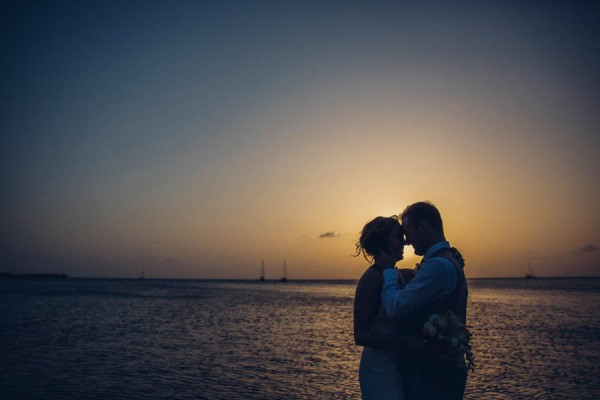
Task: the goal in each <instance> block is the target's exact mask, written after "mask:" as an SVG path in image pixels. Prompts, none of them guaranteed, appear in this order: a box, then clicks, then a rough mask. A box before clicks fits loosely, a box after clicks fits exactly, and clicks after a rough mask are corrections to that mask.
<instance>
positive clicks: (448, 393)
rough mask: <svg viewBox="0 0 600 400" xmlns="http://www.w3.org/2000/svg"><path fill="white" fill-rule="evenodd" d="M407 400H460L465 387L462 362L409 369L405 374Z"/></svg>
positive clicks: (465, 374) (464, 373)
mask: <svg viewBox="0 0 600 400" xmlns="http://www.w3.org/2000/svg"><path fill="white" fill-rule="evenodd" d="M405 376H406V397H407V399H408V400H462V398H463V395H464V393H465V387H466V385H467V365H466V364H465V362H464V360H455V361H452V362H444V363H443V364H437V365H435V366H432V365H429V366H425V367H416V368H410V369H409V370H407V372H406V374H405Z"/></svg>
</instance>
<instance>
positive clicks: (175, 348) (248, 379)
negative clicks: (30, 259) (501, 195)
mask: <svg viewBox="0 0 600 400" xmlns="http://www.w3.org/2000/svg"><path fill="white" fill-rule="evenodd" d="M355 285H356V282H348V281H344V282H342V281H340V282H331V281H329V282H323V281H321V282H317V281H315V282H293V281H292V282H289V283H286V284H282V283H275V282H273V283H270V282H267V283H262V284H261V283H258V282H243V281H238V282H236V281H194V280H101V279H66V280H60V279H57V280H44V279H23V280H21V279H4V280H0V398H1V399H107V398H113V399H124V400H127V399H248V398H252V399H360V390H359V386H358V377H357V374H358V372H357V371H358V362H359V358H360V352H361V348H360V347H357V346H355V345H354V342H353V337H352V304H353V298H354V290H355ZM469 285H470V302H469V325H470V327H471V330H472V331H473V333H474V336H473V340H472V344H473V349H474V353H475V356H476V362H477V370H476V372H475V373H473V374H471V375H470V376H469V380H468V386H467V391H466V395H465V398H466V399H473V400H474V399H490V400H494V399H600V279H597V278H594V279H535V280H524V279H505V280H470V281H469Z"/></svg>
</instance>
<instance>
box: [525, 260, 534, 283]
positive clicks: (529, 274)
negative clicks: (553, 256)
mask: <svg viewBox="0 0 600 400" xmlns="http://www.w3.org/2000/svg"><path fill="white" fill-rule="evenodd" d="M527 264H528V265H529V273H528V274H527V275H525V279H533V278H535V275H533V274H532V273H531V261H528V262H527Z"/></svg>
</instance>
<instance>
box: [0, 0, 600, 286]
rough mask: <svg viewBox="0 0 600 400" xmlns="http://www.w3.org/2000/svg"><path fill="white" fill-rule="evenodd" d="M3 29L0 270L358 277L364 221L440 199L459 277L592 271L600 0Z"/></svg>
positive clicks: (75, 20) (51, 5) (3, 23)
mask: <svg viewBox="0 0 600 400" xmlns="http://www.w3.org/2000/svg"><path fill="white" fill-rule="evenodd" d="M0 31H1V34H0V44H1V47H0V71H1V77H2V79H1V80H0V93H2V94H1V96H0V121H1V122H0V123H1V130H2V135H1V137H0V143H1V147H0V149H1V150H0V152H1V153H0V156H1V159H0V166H1V168H2V196H1V197H0V199H1V200H0V201H1V204H0V205H1V208H0V209H1V211H0V212H1V214H0V217H1V219H2V224H0V235H1V237H0V239H1V244H0V251H1V253H0V271H12V272H13V273H34V272H62V273H67V274H69V275H70V276H74V277H137V276H138V275H139V274H140V271H141V270H142V269H144V271H145V275H146V277H150V278H242V279H247V278H248V279H254V278H257V277H258V274H259V271H260V264H261V259H264V260H265V264H266V274H267V278H279V277H280V276H281V274H282V271H281V265H282V263H283V260H284V258H285V259H286V260H287V265H288V276H289V278H290V279H300V278H316V279H320V278H327V279H329V278H332V279H334V278H343V279H348V278H349V279H354V278H358V277H360V275H361V274H362V272H363V270H364V269H365V268H366V267H367V265H368V264H367V263H366V262H365V261H364V260H363V259H361V258H353V257H351V255H352V254H353V252H354V242H355V241H356V239H357V238H358V234H359V232H360V230H361V229H362V226H363V225H364V224H365V223H366V222H367V221H369V220H370V219H372V218H373V217H375V216H378V215H385V216H389V215H392V214H398V213H400V212H401V211H402V210H403V209H404V207H405V206H406V205H408V204H410V203H413V202H415V201H420V200H430V201H431V202H433V203H434V204H435V205H437V206H438V208H439V209H440V211H441V213H442V216H443V218H444V224H445V228H446V236H447V238H448V239H449V241H450V243H451V244H452V245H454V246H456V247H458V248H459V249H460V250H461V251H462V253H463V255H464V257H465V259H466V260H467V266H466V273H467V276H468V277H502V276H522V275H524V274H526V273H527V264H528V262H531V265H532V268H533V272H534V274H536V275H539V276H558V275H561V276H562V275H569V276H581V275H600V207H599V205H600V177H599V176H600V108H599V104H600V6H599V5H598V3H597V2H596V4H594V2H577V1H564V2H546V1H544V2H542V1H540V2H536V1H532V2H513V1H498V2H480V1H474V2H468V1H467V2H447V1H424V2H423V1H414V2H412V1H410V2H402V1H398V2H371V1H369V2H349V1H342V2H333V1H315V2H312V1H239V2H237V1H214V2H206V1H189V2H188V1H174V2H166V1H119V2H117V1H111V2H109V1H79V2H67V1H59V2H53V1H52V2H51V1H48V2H28V1H13V2H10V1H9V2H2V4H1V5H0ZM417 261H418V259H417V258H416V257H415V256H414V255H413V253H412V251H411V250H408V249H407V259H406V260H405V261H403V262H401V263H399V264H398V265H399V266H401V267H402V266H405V267H411V266H414V264H415V262H417Z"/></svg>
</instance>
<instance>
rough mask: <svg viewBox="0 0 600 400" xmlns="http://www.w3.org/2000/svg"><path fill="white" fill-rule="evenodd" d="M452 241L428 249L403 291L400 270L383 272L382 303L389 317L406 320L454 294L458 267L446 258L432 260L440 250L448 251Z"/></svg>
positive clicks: (390, 269) (391, 269) (389, 269)
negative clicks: (412, 314) (399, 275)
mask: <svg viewBox="0 0 600 400" xmlns="http://www.w3.org/2000/svg"><path fill="white" fill-rule="evenodd" d="M448 248H450V244H449V243H448V242H439V243H436V244H434V245H433V246H431V247H430V248H429V250H427V252H426V253H425V256H424V257H423V261H422V262H421V267H420V268H419V270H418V271H417V273H416V275H415V277H414V278H413V279H412V280H411V281H410V282H408V284H407V285H406V286H405V287H404V289H401V288H400V286H399V285H398V270H397V269H396V268H388V269H386V270H384V271H383V290H382V292H381V300H382V301H383V305H384V307H385V310H386V312H387V315H388V316H389V317H394V318H403V317H406V316H408V315H410V314H411V313H413V312H414V311H416V310H418V309H419V308H421V307H424V306H426V305H428V304H431V303H432V302H433V301H434V300H436V299H438V298H440V297H441V296H444V295H447V294H450V293H452V292H453V291H454V288H455V287H456V282H457V280H458V277H457V274H456V269H455V267H454V265H453V264H452V263H451V262H450V261H449V260H448V259H446V258H444V257H433V258H432V257H431V256H432V255H433V254H434V253H436V252H437V251H438V250H440V249H448Z"/></svg>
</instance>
